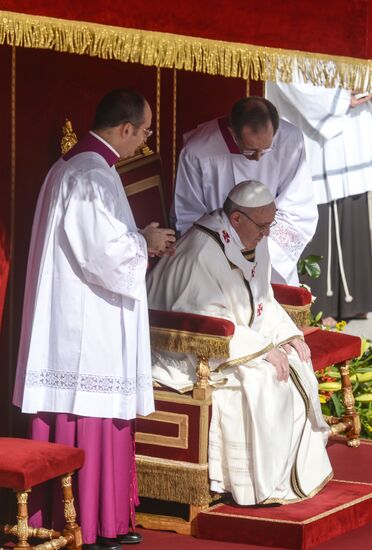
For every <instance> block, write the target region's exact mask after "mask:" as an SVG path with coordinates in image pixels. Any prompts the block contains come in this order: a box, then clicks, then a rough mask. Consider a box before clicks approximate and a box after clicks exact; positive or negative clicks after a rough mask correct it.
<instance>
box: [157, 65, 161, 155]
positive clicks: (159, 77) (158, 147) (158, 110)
mask: <svg viewBox="0 0 372 550" xmlns="http://www.w3.org/2000/svg"><path fill="white" fill-rule="evenodd" d="M160 94H161V69H160V67H158V68H157V69H156V152H157V153H158V154H159V155H160Z"/></svg>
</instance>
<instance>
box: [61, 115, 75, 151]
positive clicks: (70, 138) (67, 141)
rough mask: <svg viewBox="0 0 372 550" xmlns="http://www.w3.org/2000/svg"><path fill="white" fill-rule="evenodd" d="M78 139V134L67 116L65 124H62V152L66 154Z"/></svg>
mask: <svg viewBox="0 0 372 550" xmlns="http://www.w3.org/2000/svg"><path fill="white" fill-rule="evenodd" d="M77 141H78V138H77V135H76V134H75V132H74V130H73V129H72V123H71V120H69V119H68V118H66V122H65V124H64V125H63V126H62V139H61V153H62V155H65V154H66V153H68V151H69V150H70V149H71V148H72V147H73V146H74V145H76V143H77Z"/></svg>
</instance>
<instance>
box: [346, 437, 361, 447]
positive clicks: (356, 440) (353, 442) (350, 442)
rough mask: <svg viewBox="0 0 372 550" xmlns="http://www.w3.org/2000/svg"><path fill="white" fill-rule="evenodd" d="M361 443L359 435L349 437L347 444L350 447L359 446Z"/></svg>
mask: <svg viewBox="0 0 372 550" xmlns="http://www.w3.org/2000/svg"><path fill="white" fill-rule="evenodd" d="M359 445H360V439H359V437H355V438H354V439H348V440H347V446H348V447H354V448H357V447H359Z"/></svg>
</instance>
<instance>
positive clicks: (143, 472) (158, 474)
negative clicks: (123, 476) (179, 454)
mask: <svg viewBox="0 0 372 550" xmlns="http://www.w3.org/2000/svg"><path fill="white" fill-rule="evenodd" d="M136 465H137V476H138V489H139V495H140V496H143V497H148V498H156V499H160V500H167V501H175V502H181V503H184V504H194V505H197V506H201V505H204V504H209V502H210V500H211V497H210V493H209V481H208V464H192V463H189V462H181V461H176V460H165V459H161V458H152V457H147V456H143V455H137V457H136Z"/></svg>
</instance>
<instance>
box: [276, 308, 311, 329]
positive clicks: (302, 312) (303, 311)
mask: <svg viewBox="0 0 372 550" xmlns="http://www.w3.org/2000/svg"><path fill="white" fill-rule="evenodd" d="M280 305H281V306H282V308H283V309H284V310H285V311H286V312H287V313H288V315H289V316H290V318H291V319H292V321H293V322H294V324H295V325H296V326H297V327H303V326H307V325H308V324H309V321H310V308H311V304H306V305H304V306H291V305H289V304H280Z"/></svg>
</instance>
